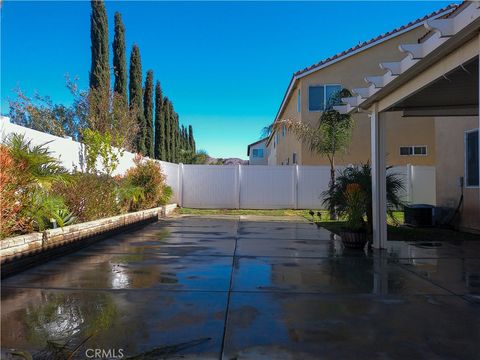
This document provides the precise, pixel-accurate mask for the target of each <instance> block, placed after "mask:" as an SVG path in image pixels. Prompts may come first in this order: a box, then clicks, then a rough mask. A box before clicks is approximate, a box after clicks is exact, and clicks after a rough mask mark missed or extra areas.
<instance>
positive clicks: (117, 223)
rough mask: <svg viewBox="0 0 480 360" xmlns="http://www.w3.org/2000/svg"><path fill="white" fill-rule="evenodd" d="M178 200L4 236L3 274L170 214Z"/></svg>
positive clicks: (1, 243) (1, 245)
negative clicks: (37, 230) (172, 202)
mask: <svg viewBox="0 0 480 360" xmlns="http://www.w3.org/2000/svg"><path fill="white" fill-rule="evenodd" d="M176 207H177V205H176V204H170V205H166V206H161V207H158V208H154V209H149V210H143V211H138V212H134V213H128V214H122V215H117V216H113V217H109V218H104V219H99V220H95V221H89V222H86V223H81V224H75V225H69V226H65V227H63V228H57V229H50V230H46V231H44V232H43V233H32V234H26V235H20V236H15V237H11V238H6V239H3V240H0V258H1V264H2V267H1V271H2V274H1V275H2V278H4V277H6V276H9V275H12V274H13V273H17V272H19V271H22V270H24V269H26V268H28V267H30V266H33V265H36V264H38V263H39V262H40V261H46V260H48V259H49V258H53V257H57V256H59V255H62V254H65V253H69V252H72V251H75V250H77V249H80V248H82V247H85V246H87V245H89V244H91V243H93V242H95V241H98V240H100V239H103V238H105V237H106V236H108V235H112V234H114V233H116V232H118V231H120V230H125V229H127V228H133V227H138V226H140V225H143V224H146V223H149V222H153V221H156V220H158V219H159V218H161V217H165V216H167V215H168V214H170V213H171V212H172V211H173V210H174V209H175V208H176Z"/></svg>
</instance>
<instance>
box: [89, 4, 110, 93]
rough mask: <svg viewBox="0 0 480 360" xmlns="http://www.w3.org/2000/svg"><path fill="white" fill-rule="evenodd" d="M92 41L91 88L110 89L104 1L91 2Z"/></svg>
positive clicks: (106, 21)
mask: <svg viewBox="0 0 480 360" xmlns="http://www.w3.org/2000/svg"><path fill="white" fill-rule="evenodd" d="M90 4H91V7H92V13H91V15H90V40H91V42H92V45H91V50H92V63H91V68H90V88H91V89H99V88H101V89H105V90H104V91H107V90H108V89H109V88H110V67H109V62H108V48H109V46H108V20H107V11H106V10H105V3H104V2H103V0H92V1H91V3H90Z"/></svg>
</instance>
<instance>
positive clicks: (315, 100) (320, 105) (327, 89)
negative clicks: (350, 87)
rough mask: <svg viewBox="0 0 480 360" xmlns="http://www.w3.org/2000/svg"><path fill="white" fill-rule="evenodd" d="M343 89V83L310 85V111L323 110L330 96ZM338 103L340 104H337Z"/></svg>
mask: <svg viewBox="0 0 480 360" xmlns="http://www.w3.org/2000/svg"><path fill="white" fill-rule="evenodd" d="M340 90H342V86H341V85H312V86H309V87H308V111H323V110H325V107H326V106H327V105H328V104H329V101H330V98H331V97H332V95H334V94H335V93H337V92H339V91H340ZM336 105H338V104H336Z"/></svg>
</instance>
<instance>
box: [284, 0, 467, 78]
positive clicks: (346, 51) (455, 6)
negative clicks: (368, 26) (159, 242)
mask: <svg viewBox="0 0 480 360" xmlns="http://www.w3.org/2000/svg"><path fill="white" fill-rule="evenodd" d="M459 6H460V5H457V4H450V5H448V6H446V7H444V8H441V9H439V10H437V11H434V12H432V13H430V14H428V15H425V16H424V17H421V18H419V19H417V20H414V21H411V22H409V23H408V24H405V25H402V26H400V27H398V28H396V29H393V30H391V31H388V32H386V33H384V34H382V35H379V36H377V37H375V38H373V39H370V40H368V41H364V42H362V43H360V44H358V45H356V46H353V47H351V48H350V49H347V50H345V51H342V52H341V53H338V54H336V55H333V56H332V57H329V58H326V59H324V60H322V61H320V62H318V63H316V64H313V65H311V66H308V67H306V68H304V69H302V70H299V71H297V72H295V73H294V74H293V76H298V75H301V74H303V73H306V72H307V71H310V70H313V69H315V68H316V67H318V66H321V65H324V64H326V63H328V62H330V61H333V60H336V59H338V58H340V57H343V56H345V55H348V54H350V53H352V52H354V51H357V50H359V49H361V48H363V47H366V46H368V45H370V44H372V43H375V42H377V41H379V40H382V39H384V38H387V37H389V36H391V35H394V34H396V33H398V32H400V31H402V30H405V29H407V28H409V27H411V26H414V25H416V24H419V23H421V22H423V21H425V20H427V19H429V18H431V17H434V16H437V15H438V14H441V13H443V12H445V11H448V10H455V9H457V8H458V7H459Z"/></svg>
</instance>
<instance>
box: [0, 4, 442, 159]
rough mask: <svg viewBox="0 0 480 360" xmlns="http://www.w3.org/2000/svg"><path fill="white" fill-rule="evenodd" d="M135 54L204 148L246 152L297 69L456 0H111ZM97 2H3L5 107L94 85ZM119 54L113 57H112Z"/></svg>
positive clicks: (221, 153) (223, 153)
mask: <svg viewBox="0 0 480 360" xmlns="http://www.w3.org/2000/svg"><path fill="white" fill-rule="evenodd" d="M106 4H107V12H108V17H109V27H110V29H111V30H110V42H112V41H113V15H114V13H115V11H120V12H121V13H122V16H123V21H124V23H125V27H126V37H127V51H128V56H129V53H130V49H131V45H132V44H133V43H134V42H135V43H137V44H138V45H139V47H140V52H141V57H142V65H143V70H144V72H146V71H147V70H148V69H152V70H153V71H154V75H155V77H156V79H160V81H161V83H162V88H163V91H164V94H166V95H167V96H168V97H169V98H170V99H172V101H173V103H174V106H175V109H176V110H177V112H178V113H179V114H180V120H181V122H182V123H184V124H192V125H193V127H194V132H195V136H196V139H197V146H198V147H199V148H201V149H205V150H207V151H208V153H209V154H210V155H211V156H215V157H240V158H246V147H247V144H249V143H251V142H254V141H256V140H258V139H259V138H260V132H261V129H262V127H263V126H265V125H267V124H269V123H271V122H272V121H273V119H274V116H275V114H276V112H277V110H278V107H279V105H280V102H281V100H282V97H283V94H284V92H285V90H286V88H287V85H288V83H289V81H290V77H291V75H292V73H293V72H294V71H296V70H299V69H301V68H304V67H306V66H309V65H311V64H313V63H315V62H317V61H319V60H321V59H323V58H326V57H329V56H331V55H334V54H335V53H337V52H340V51H343V50H344V49H346V48H349V47H351V46H353V45H356V44H357V43H358V42H361V41H364V40H368V39H370V38H372V37H374V36H377V35H379V34H381V33H383V32H386V31H388V30H391V29H393V28H395V27H397V26H400V25H403V24H405V23H408V22H409V21H411V20H413V19H416V18H418V17H421V16H423V15H425V14H427V13H429V12H431V11H434V10H436V9H438V8H441V7H443V6H445V5H447V4H448V2H426V1H423V2H344V1H338V2H296V3H291V2H243V3H240V2H194V3H192V2H139V1H131V2H108V1H107V3H106ZM89 16H90V2H87V1H81V2H73V1H64V2H12V1H5V2H4V3H3V5H2V8H1V104H2V108H1V112H2V114H5V113H7V112H8V101H7V100H8V98H12V96H14V93H13V91H12V89H14V88H15V87H20V88H21V89H22V90H24V91H26V92H27V94H32V93H33V92H34V91H35V90H36V91H38V92H39V93H40V94H42V95H49V96H51V97H52V99H53V100H54V101H55V102H63V103H69V102H70V101H71V97H70V95H69V92H68V90H67V89H66V88H65V74H69V75H70V76H72V77H74V76H78V77H79V85H80V87H81V88H86V87H88V71H89V69H90V20H89ZM111 57H112V55H111Z"/></svg>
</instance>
